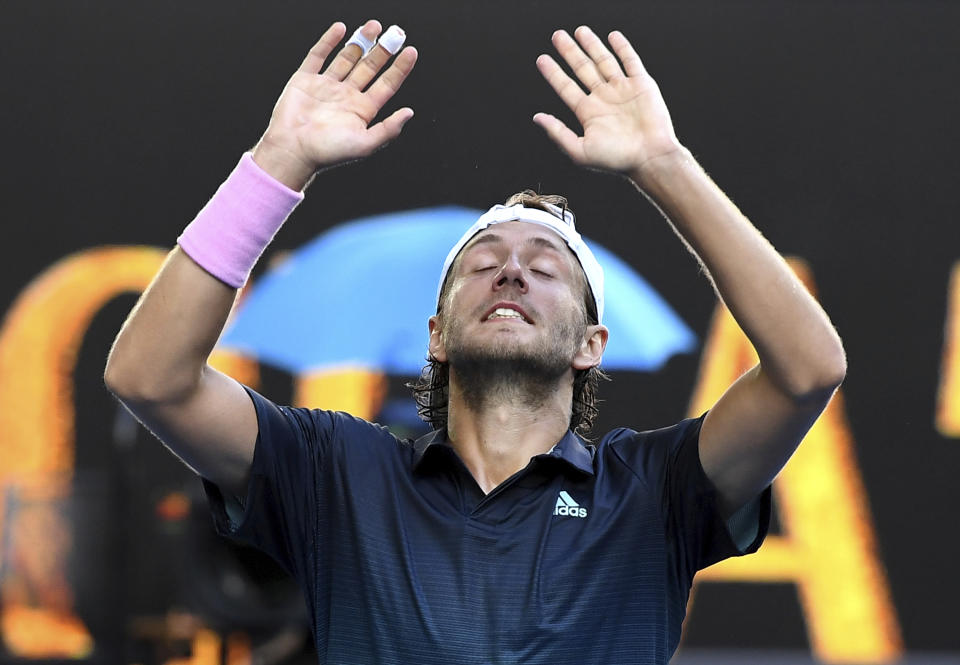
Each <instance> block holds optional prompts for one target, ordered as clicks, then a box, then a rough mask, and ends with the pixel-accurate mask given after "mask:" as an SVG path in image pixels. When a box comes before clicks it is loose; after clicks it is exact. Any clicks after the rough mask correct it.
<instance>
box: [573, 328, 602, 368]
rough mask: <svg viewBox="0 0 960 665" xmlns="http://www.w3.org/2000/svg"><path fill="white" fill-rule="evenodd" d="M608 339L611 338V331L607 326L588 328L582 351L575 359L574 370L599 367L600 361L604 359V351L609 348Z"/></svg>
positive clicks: (581, 346) (578, 352)
mask: <svg viewBox="0 0 960 665" xmlns="http://www.w3.org/2000/svg"><path fill="white" fill-rule="evenodd" d="M608 337H610V331H609V330H607V328H606V326H601V325H593V326H587V332H586V334H585V335H584V336H583V342H582V343H581V344H580V350H579V351H577V355H575V356H574V357H573V363H572V365H573V368H574V369H590V368H591V367H596V366H597V365H599V364H600V359H601V358H603V350H604V349H605V348H607V338H608Z"/></svg>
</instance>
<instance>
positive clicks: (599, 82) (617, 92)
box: [534, 27, 846, 514]
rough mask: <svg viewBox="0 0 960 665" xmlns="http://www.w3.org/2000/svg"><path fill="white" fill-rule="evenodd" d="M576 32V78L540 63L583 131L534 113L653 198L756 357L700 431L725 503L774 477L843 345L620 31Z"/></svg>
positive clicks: (572, 53)
mask: <svg viewBox="0 0 960 665" xmlns="http://www.w3.org/2000/svg"><path fill="white" fill-rule="evenodd" d="M574 36H575V37H576V39H574V38H573V37H571V36H570V35H569V34H567V33H566V32H565V31H562V30H561V31H557V32H556V33H554V35H553V44H554V46H555V47H556V49H557V51H558V52H559V53H560V55H561V56H562V58H563V60H564V61H565V62H566V63H567V65H569V67H570V68H571V69H572V70H573V73H574V75H575V76H576V78H577V79H578V80H579V83H578V82H577V81H575V80H574V79H573V78H571V77H570V76H568V75H567V73H566V72H565V71H564V70H563V69H562V68H561V67H560V66H559V65H558V64H557V62H556V61H554V60H553V58H551V57H550V56H548V55H542V56H540V58H538V60H537V66H538V68H539V69H540V72H541V73H542V74H543V76H544V78H545V79H546V80H547V81H548V83H549V84H550V85H551V87H553V89H554V90H555V91H556V92H557V94H558V95H559V96H560V98H561V99H562V100H563V102H564V103H566V104H567V106H569V107H570V109H571V110H572V111H573V112H574V113H575V114H576V117H577V119H578V120H579V121H580V123H581V125H582V126H583V134H582V135H577V134H576V133H575V132H574V131H572V130H571V129H570V128H569V127H567V126H566V125H564V123H563V122H561V121H560V120H558V119H557V118H555V117H553V116H551V115H548V114H545V113H538V114H537V115H535V116H534V121H535V122H536V123H537V124H539V125H540V126H541V127H543V128H544V130H546V132H547V134H548V135H549V136H550V138H552V139H553V140H554V141H555V142H556V143H557V144H558V145H559V146H560V148H561V149H562V150H563V151H564V152H566V153H567V154H568V155H569V156H570V157H571V158H572V159H573V160H574V161H575V162H576V163H578V164H582V165H584V166H590V167H594V168H599V169H605V170H610V171H615V172H617V173H621V174H623V175H626V176H627V177H628V178H630V179H631V180H632V181H633V183H634V184H635V185H636V186H637V187H638V188H639V189H640V190H641V191H642V192H643V193H644V194H646V196H647V197H648V198H649V199H650V200H651V201H652V202H653V203H654V204H655V205H657V206H658V207H659V208H660V210H661V211H662V212H663V214H664V215H665V216H666V218H667V219H668V221H669V222H670V223H671V224H672V225H673V228H674V230H675V231H676V232H677V234H678V235H679V236H680V237H681V238H682V240H683V241H684V242H685V243H686V244H687V247H688V248H689V249H690V250H691V251H692V252H693V253H694V255H695V256H697V258H698V260H699V261H700V262H701V264H702V265H703V267H704V270H705V272H706V273H707V275H708V277H709V278H710V279H711V280H712V283H713V285H714V287H715V289H716V291H717V294H718V295H719V297H720V298H721V299H722V300H723V301H724V303H725V304H726V305H727V307H729V309H730V311H731V313H732V314H733V316H734V318H735V319H736V320H737V323H739V324H740V327H741V328H742V329H743V331H744V333H746V335H747V337H748V338H749V339H750V341H751V342H752V343H753V345H754V347H755V348H756V350H757V353H758V355H759V358H760V364H759V365H757V366H756V367H754V368H753V369H752V370H750V371H749V372H747V373H746V374H744V375H743V376H742V377H741V378H740V379H738V380H737V381H736V382H735V383H734V384H733V385H732V386H731V387H730V388H729V389H728V390H727V391H726V393H724V395H723V396H722V397H721V398H720V400H719V401H718V402H717V403H716V404H715V405H714V407H713V408H712V409H711V410H710V412H709V414H708V415H707V418H706V420H705V421H704V424H703V428H702V430H701V433H700V459H701V462H702V464H703V467H704V470H705V471H706V473H707V475H708V476H709V477H710V479H711V481H712V482H713V483H714V485H715V486H716V487H717V489H718V490H719V492H720V495H721V497H722V498H723V503H724V509H725V511H726V512H727V513H728V514H729V513H732V512H733V511H735V510H736V509H738V508H739V507H740V506H742V505H743V504H745V503H746V502H747V501H749V500H750V499H751V498H753V497H754V496H756V495H757V494H758V493H759V492H760V491H761V490H762V489H763V488H764V487H765V486H766V485H767V484H769V483H770V482H771V481H772V480H773V478H774V476H776V474H777V473H778V472H779V471H780V469H781V468H782V467H783V465H784V464H785V463H786V462H787V460H788V459H789V458H790V455H792V454H793V451H794V450H795V449H796V447H797V445H798V444H799V443H800V441H801V440H802V439H803V436H804V435H805V434H806V432H807V430H808V429H809V428H810V427H811V426H812V425H813V423H814V421H815V420H816V419H817V417H818V416H819V415H820V413H821V412H822V410H823V409H824V408H825V407H826V405H827V403H828V402H829V400H830V398H831V396H832V395H833V393H834V391H835V390H836V388H837V386H839V385H840V383H841V381H842V380H843V377H844V375H845V373H846V358H845V355H844V351H843V346H842V344H841V342H840V338H839V336H838V335H837V333H836V331H835V330H834V328H833V326H832V324H831V323H830V320H829V319H828V318H827V315H826V314H825V313H824V311H823V310H822V309H821V307H820V306H819V304H818V303H817V302H816V301H815V300H814V299H813V297H812V296H811V295H810V294H809V293H808V292H807V290H806V289H805V288H804V286H803V284H802V283H801V282H800V281H799V280H798V279H797V277H796V276H795V275H794V274H793V272H792V271H791V270H790V268H789V267H788V266H787V264H786V262H785V261H784V260H783V258H782V257H781V256H780V255H779V254H778V253H777V252H776V250H775V249H774V248H773V246H772V245H771V244H770V243H769V242H767V240H766V239H765V238H764V237H763V236H762V235H761V234H760V232H759V231H758V230H757V229H756V228H755V227H754V226H753V225H752V224H751V223H750V221H749V220H747V218H746V217H744V215H743V214H742V213H741V212H740V211H739V210H738V209H737V207H736V206H735V205H734V204H733V203H732V202H731V201H730V200H729V199H728V198H727V197H726V196H725V195H724V193H723V192H722V191H721V190H720V189H719V188H718V187H717V186H716V185H715V184H714V183H713V181H712V180H711V179H710V178H709V177H708V176H707V174H706V173H704V171H703V169H702V168H700V166H699V165H698V164H697V162H696V161H695V160H694V159H693V157H692V156H691V154H690V152H689V151H688V150H687V149H686V148H684V147H683V146H682V145H681V143H680V142H679V141H678V140H677V137H676V135H675V133H674V130H673V125H672V122H671V120H670V114H669V112H668V110H667V107H666V104H665V103H664V101H663V97H662V96H661V94H660V90H659V88H658V87H657V84H656V82H655V81H654V80H653V79H652V78H651V77H650V75H649V74H648V73H647V71H646V69H645V68H644V67H643V64H642V63H641V61H640V58H639V57H638V56H637V53H636V52H635V51H634V49H633V47H632V46H631V44H630V43H629V42H628V41H627V39H626V37H624V36H623V35H622V34H621V33H620V32H612V33H610V35H609V37H608V40H609V44H610V47H611V48H612V51H613V52H611V50H610V49H608V48H607V46H606V45H605V44H604V43H603V42H602V41H601V40H600V39H599V37H597V35H595V34H594V33H593V31H591V30H590V29H589V28H586V27H580V28H578V29H577V30H576V32H575V33H574ZM614 54H615V55H614ZM581 86H582V87H581Z"/></svg>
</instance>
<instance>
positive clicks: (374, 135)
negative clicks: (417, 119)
mask: <svg viewBox="0 0 960 665" xmlns="http://www.w3.org/2000/svg"><path fill="white" fill-rule="evenodd" d="M412 117H413V109H412V108H410V107H408V106H405V107H403V108H402V109H397V110H396V111H394V112H393V113H391V114H390V115H389V116H387V117H386V118H384V119H383V120H381V121H380V122H378V123H377V124H375V125H371V126H370V127H369V128H367V142H368V149H369V150H370V152H373V151H374V150H377V149H378V148H381V147H383V146H384V145H385V144H386V143H387V142H389V141H392V140H393V139H395V138H397V137H398V136H400V131H401V130H402V129H403V126H404V125H405V124H407V121H408V120H410V118H412Z"/></svg>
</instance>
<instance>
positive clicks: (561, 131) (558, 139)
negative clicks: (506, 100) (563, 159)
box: [533, 113, 586, 164]
mask: <svg viewBox="0 0 960 665" xmlns="http://www.w3.org/2000/svg"><path fill="white" fill-rule="evenodd" d="M533 121H534V122H535V123H537V124H538V125H540V126H541V127H543V129H544V130H545V131H546V132H547V136H549V137H550V138H551V140H553V142H554V143H556V144H557V145H558V146H560V149H561V150H563V151H564V152H565V153H567V155H568V156H569V157H570V159H572V160H573V161H574V162H575V163H577V164H583V163H584V162H585V161H586V156H585V154H584V152H583V138H582V137H579V136H577V135H576V133H575V132H574V131H573V130H572V129H570V128H569V127H567V126H566V125H565V124H564V123H563V121H562V120H559V119H558V118H555V117H554V116H552V115H550V114H549V113H537V114H535V115H534V116H533Z"/></svg>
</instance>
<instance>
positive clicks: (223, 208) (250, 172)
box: [177, 152, 303, 288]
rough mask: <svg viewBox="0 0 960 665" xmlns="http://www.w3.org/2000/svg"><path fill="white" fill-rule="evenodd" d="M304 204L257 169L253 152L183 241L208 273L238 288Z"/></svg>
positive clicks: (180, 241)
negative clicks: (284, 225) (279, 232)
mask: <svg viewBox="0 0 960 665" xmlns="http://www.w3.org/2000/svg"><path fill="white" fill-rule="evenodd" d="M302 200H303V192H295V191H293V190H292V189H290V188H289V187H287V186H286V185H284V184H282V183H280V182H279V181H277V180H275V179H274V178H273V177H272V176H270V174H268V173H267V172H266V171H264V170H263V169H261V168H260V167H259V166H257V164H256V162H254V161H253V156H252V155H251V154H250V153H249V152H247V153H244V154H243V157H241V158H240V163H239V164H237V167H236V168H235V169H234V170H233V173H231V174H230V176H229V177H228V178H227V179H226V180H225V181H224V183H223V184H222V185H220V188H219V189H218V190H217V193H216V194H214V195H213V198H211V199H210V200H209V201H208V202H207V205H205V206H204V207H203V210H201V211H200V212H199V213H198V214H197V216H196V218H195V219H194V220H193V221H192V222H190V224H188V225H187V228H185V229H184V230H183V233H181V234H180V237H179V238H177V243H178V244H179V245H180V247H181V249H183V251H184V252H186V254H187V256H189V257H190V258H191V259H193V260H194V261H196V262H197V264H198V265H199V266H200V267H201V268H203V269H204V270H206V271H207V272H208V273H210V274H211V275H213V276H214V277H216V278H217V279H219V280H220V281H222V282H225V283H227V284H229V285H230V286H232V287H234V288H240V287H241V286H243V285H244V284H245V283H246V281H247V278H248V277H250V271H251V270H253V266H254V265H255V264H256V263H257V259H259V258H260V255H261V254H263V250H265V249H266V248H267V245H269V244H270V241H271V240H273V236H274V235H276V233H277V231H278V230H279V229H280V227H281V226H283V223H284V222H285V221H286V219H287V217H289V216H290V213H291V212H293V209H294V208H296V207H297V204H299V203H300V201H302Z"/></svg>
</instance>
